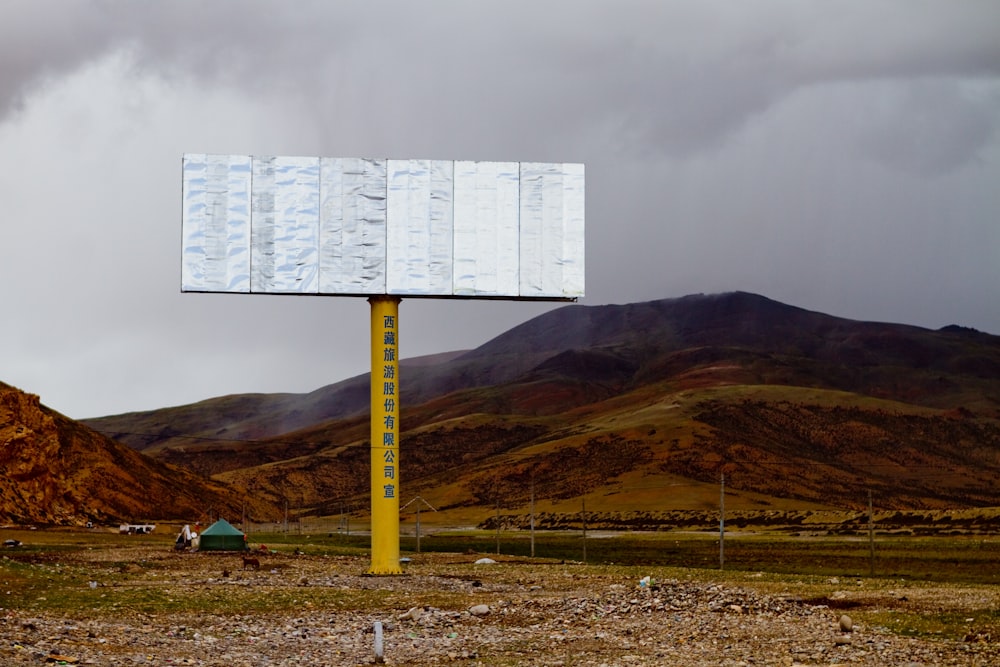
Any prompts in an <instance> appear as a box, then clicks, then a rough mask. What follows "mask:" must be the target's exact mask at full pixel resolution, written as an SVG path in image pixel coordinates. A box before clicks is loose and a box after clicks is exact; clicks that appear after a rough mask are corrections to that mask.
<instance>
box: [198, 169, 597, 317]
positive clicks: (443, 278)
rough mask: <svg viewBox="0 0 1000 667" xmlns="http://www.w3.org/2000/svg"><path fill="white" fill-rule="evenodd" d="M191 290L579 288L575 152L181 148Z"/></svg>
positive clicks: (441, 293)
mask: <svg viewBox="0 0 1000 667" xmlns="http://www.w3.org/2000/svg"><path fill="white" fill-rule="evenodd" d="M182 179H183V182H182V201H183V211H182V216H181V218H182V236H183V262H182V276H181V289H182V291H185V292H252V293H264V294H323V295H348V296H351V295H353V296H364V295H379V294H390V295H400V296H427V297H432V296H437V297H466V298H510V299H541V300H573V299H576V298H578V297H581V296H583V290H584V250H585V245H584V168H583V165H581V164H562V163H557V164H553V163H535V162H531V163H529V162H522V163H518V162H471V161H451V160H382V159H368V158H316V157H276V156H270V157H268V156H264V157H261V156H233V155H204V154H186V155H185V156H184V158H183V164H182Z"/></svg>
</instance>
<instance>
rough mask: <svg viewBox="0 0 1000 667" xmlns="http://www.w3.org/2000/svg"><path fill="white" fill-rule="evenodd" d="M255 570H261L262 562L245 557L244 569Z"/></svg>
mask: <svg viewBox="0 0 1000 667" xmlns="http://www.w3.org/2000/svg"><path fill="white" fill-rule="evenodd" d="M248 567H249V568H253V569H254V570H259V569H260V561H259V560H257V559H256V558H250V557H248V556H244V557H243V569H244V570H245V569H247V568H248Z"/></svg>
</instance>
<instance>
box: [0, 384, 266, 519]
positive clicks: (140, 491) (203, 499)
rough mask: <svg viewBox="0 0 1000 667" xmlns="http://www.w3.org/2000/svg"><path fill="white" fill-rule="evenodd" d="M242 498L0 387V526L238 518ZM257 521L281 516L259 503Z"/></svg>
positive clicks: (34, 399)
mask: <svg viewBox="0 0 1000 667" xmlns="http://www.w3.org/2000/svg"><path fill="white" fill-rule="evenodd" d="M243 497H244V494H243V492H241V491H239V490H238V489H234V488H233V487H230V486H227V485H225V484H223V483H220V482H215V481H212V480H210V479H205V478H203V477H198V476H196V475H194V474H192V473H190V472H188V471H184V470H180V469H178V468H175V467H173V466H170V465H167V464H164V463H161V462H158V461H155V460H153V459H150V458H149V457H146V456H144V455H142V454H140V453H139V452H136V451H134V450H132V449H130V448H128V447H126V446H125V445H123V444H121V443H118V442H115V441H114V440H111V439H110V438H107V437H105V436H103V435H101V434H100V433H98V432H96V431H94V430H93V429H90V428H88V427H87V426H84V425H83V424H81V423H79V422H76V421H73V420H72V419H69V418H68V417H65V416H63V415H61V414H59V413H58V412H55V411H53V410H51V409H49V408H47V407H46V406H45V405H43V404H42V403H41V401H40V399H39V397H38V396H36V395H34V394H28V393H25V392H22V391H19V390H17V389H14V388H11V387H7V386H6V385H0V523H7V524H46V525H84V524H86V523H87V522H88V521H93V522H95V523H116V522H119V521H151V520H153V521H155V520H170V519H175V520H181V521H194V520H197V519H199V518H200V513H201V512H204V511H205V508H211V509H212V510H213V511H214V512H215V513H217V514H218V513H229V514H230V515H231V516H236V514H237V513H238V511H239V510H238V508H240V507H241V503H242V502H243ZM249 505H250V506H252V508H253V512H254V516H255V517H259V518H268V517H269V515H270V514H274V513H276V510H275V509H274V508H273V507H270V506H266V505H264V504H263V503H262V502H261V501H259V500H258V501H256V502H255V503H251V504H249Z"/></svg>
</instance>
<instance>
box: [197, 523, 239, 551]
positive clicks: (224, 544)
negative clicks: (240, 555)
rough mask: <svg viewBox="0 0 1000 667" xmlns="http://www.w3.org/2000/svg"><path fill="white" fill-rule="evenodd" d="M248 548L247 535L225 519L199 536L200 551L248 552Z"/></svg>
mask: <svg viewBox="0 0 1000 667" xmlns="http://www.w3.org/2000/svg"><path fill="white" fill-rule="evenodd" d="M246 548H247V541H246V535H244V534H243V532H242V531H241V530H239V529H238V528H235V527H234V526H233V525H232V524H231V523H229V522H228V521H226V520H225V519H219V520H218V521H216V522H215V523H213V524H212V525H211V526H209V527H208V528H206V529H205V530H203V531H201V535H199V536H198V551H246Z"/></svg>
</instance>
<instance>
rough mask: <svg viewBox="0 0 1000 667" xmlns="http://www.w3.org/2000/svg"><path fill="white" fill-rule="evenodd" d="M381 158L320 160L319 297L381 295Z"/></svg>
mask: <svg viewBox="0 0 1000 667" xmlns="http://www.w3.org/2000/svg"><path fill="white" fill-rule="evenodd" d="M385 194H386V176H385V160H368V159H363V158H321V159H320V276H319V292H320V294H385V289H386V288H385V251H386V250H385V202H386V197H385Z"/></svg>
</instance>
